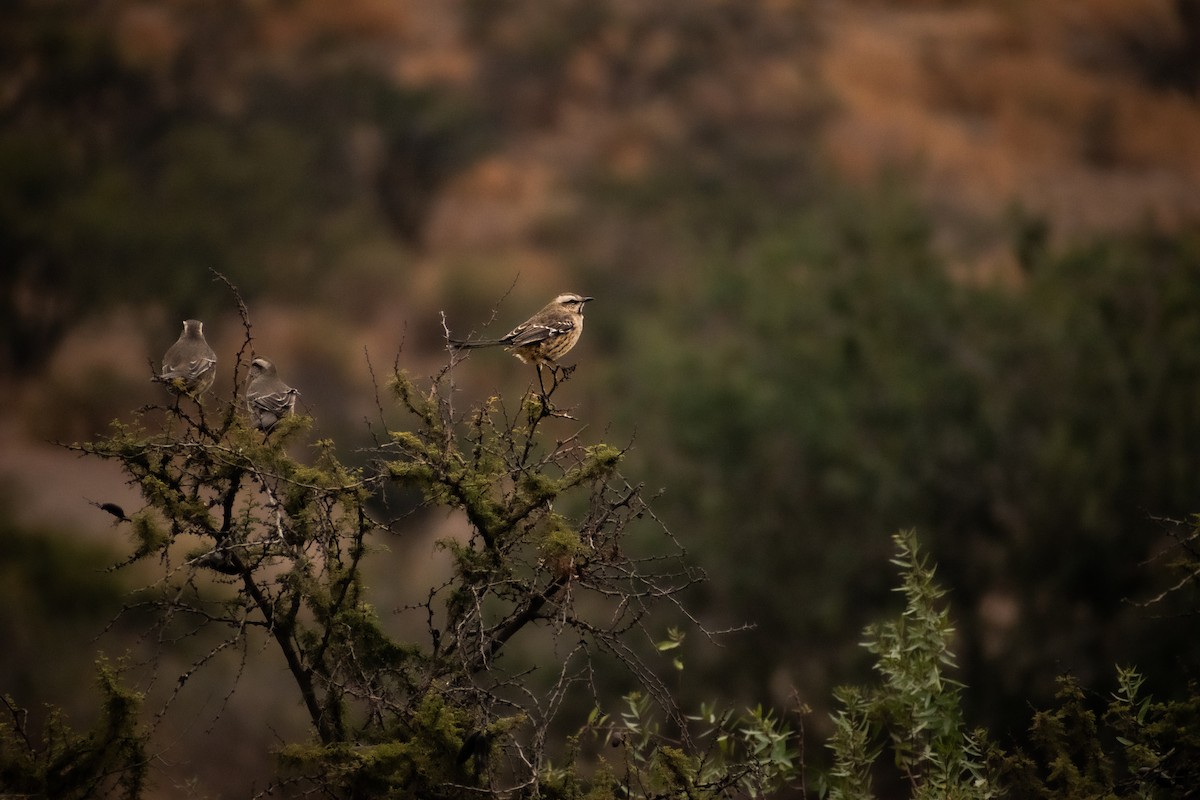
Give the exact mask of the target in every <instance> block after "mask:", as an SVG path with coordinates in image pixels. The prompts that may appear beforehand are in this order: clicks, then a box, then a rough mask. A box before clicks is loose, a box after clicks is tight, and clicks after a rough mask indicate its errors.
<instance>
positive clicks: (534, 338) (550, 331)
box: [504, 319, 575, 347]
mask: <svg viewBox="0 0 1200 800" xmlns="http://www.w3.org/2000/svg"><path fill="white" fill-rule="evenodd" d="M573 330H575V322H574V320H570V319H564V320H555V321H553V322H529V323H526V324H524V325H522V326H520V327H519V328H517V329H515V330H514V331H513V332H512V333H510V334H508V336H505V337H504V339H505V341H507V342H508V346H509V347H524V346H526V345H531V344H537V343H538V342H544V341H546V340H547V339H554V338H556V337H558V336H563V335H565V334H568V333H570V332H571V331H573Z"/></svg>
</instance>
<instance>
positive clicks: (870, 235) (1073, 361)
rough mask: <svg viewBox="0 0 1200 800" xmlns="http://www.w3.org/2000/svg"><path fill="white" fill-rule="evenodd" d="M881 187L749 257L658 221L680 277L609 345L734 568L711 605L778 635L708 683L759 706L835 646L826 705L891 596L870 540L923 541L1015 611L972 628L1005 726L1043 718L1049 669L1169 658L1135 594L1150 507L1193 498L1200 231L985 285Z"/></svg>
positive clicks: (972, 664) (718, 578)
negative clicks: (902, 537) (684, 267)
mask: <svg viewBox="0 0 1200 800" xmlns="http://www.w3.org/2000/svg"><path fill="white" fill-rule="evenodd" d="M873 188H874V191H872V192H871V193H869V194H868V193H855V192H850V191H846V190H839V189H838V188H837V187H829V189H828V192H827V193H825V194H823V195H822V197H821V200H820V202H819V203H813V204H801V205H799V206H792V207H788V209H787V210H786V213H781V212H779V211H778V210H777V211H776V213H775V215H774V216H773V217H772V218H770V219H767V220H759V221H758V222H756V223H755V224H754V227H753V228H752V229H751V230H750V231H749V232H748V233H745V232H743V233H744V235H743V236H742V237H741V238H734V239H733V240H732V241H730V238H732V237H733V234H732V233H731V232H730V230H729V229H730V228H732V227H733V226H732V223H730V225H728V226H722V225H720V224H719V223H717V222H714V221H712V220H709V223H710V224H701V223H700V222H696V223H695V224H694V225H693V226H692V227H691V228H689V233H690V235H691V236H692V237H693V238H694V239H695V243H694V245H693V246H692V247H690V248H689V247H687V244H686V242H687V240H686V237H681V236H680V234H679V232H678V230H677V229H676V228H675V227H668V225H669V224H670V225H672V226H673V225H675V224H676V223H677V222H678V221H677V220H661V224H662V225H663V229H662V230H660V231H659V234H660V238H663V239H666V238H667V235H668V231H673V232H674V234H675V238H673V239H671V241H674V242H677V243H679V242H680V240H681V238H682V241H683V243H680V244H677V246H678V247H680V248H681V250H682V252H681V253H680V255H679V260H680V261H681V262H682V263H686V264H689V265H691V267H690V269H689V272H688V275H687V278H686V280H678V281H665V280H664V281H662V286H661V288H659V287H658V286H656V287H653V288H650V287H647V289H646V292H645V294H644V296H642V297H641V298H640V301H641V302H639V303H634V304H630V305H628V306H625V307H623V309H622V311H623V313H622V318H621V321H620V324H619V326H618V327H617V328H614V330H613V331H611V335H612V337H613V338H614V341H613V344H612V349H613V351H614V352H620V353H622V357H621V367H620V369H619V370H615V371H614V372H613V373H612V379H611V383H612V385H613V387H614V390H616V391H620V392H622V393H625V394H628V395H629V400H628V402H627V404H626V405H625V407H626V408H627V409H628V415H627V420H626V421H627V423H628V424H629V425H631V426H632V425H636V426H637V429H638V431H639V437H640V439H639V442H640V445H641V446H640V447H639V448H638V450H637V451H636V453H635V455H634V457H635V458H638V459H640V461H639V463H638V466H639V469H640V470H644V471H645V472H647V473H649V474H669V475H671V476H672V483H671V487H670V491H669V492H668V493H666V494H665V495H664V497H663V499H662V501H661V503H660V505H659V509H658V510H659V512H660V513H661V514H663V515H664V517H665V518H666V519H669V520H670V521H671V522H672V524H673V525H675V526H676V527H679V528H686V529H687V530H688V531H689V550H690V551H691V552H693V553H695V554H696V555H697V557H699V558H700V559H702V561H704V562H705V563H721V564H723V565H726V568H725V569H722V570H721V571H719V572H718V573H716V574H714V581H713V584H712V585H710V586H709V587H707V591H706V593H705V594H704V595H703V596H702V597H701V598H700V600H699V602H700V604H701V605H700V606H699V610H701V611H702V612H703V613H705V614H708V615H711V616H713V617H715V618H718V619H721V620H722V621H724V622H726V623H728V624H730V625H734V624H737V623H739V622H741V621H744V620H750V619H753V620H754V621H755V622H756V623H758V627H757V629H756V630H755V631H754V632H750V633H748V634H747V637H748V644H747V646H746V647H745V648H744V652H742V653H739V655H738V657H736V658H730V659H728V660H726V661H723V662H721V663H714V664H713V665H712V673H711V678H712V679H713V680H717V676H720V680H722V681H727V682H731V683H734V684H736V685H739V686H745V687H747V694H752V693H753V692H754V691H756V690H757V691H763V690H765V689H766V687H767V686H768V685H769V683H770V681H771V679H772V676H774V675H776V674H777V671H778V670H779V669H780V666H781V665H786V664H788V663H789V662H792V661H794V660H795V659H797V658H806V659H809V660H813V659H812V656H813V654H814V648H815V649H816V650H817V651H819V652H820V653H821V654H822V656H821V657H820V658H817V659H815V660H816V661H817V662H819V666H817V667H814V669H815V670H817V671H819V672H822V673H823V674H821V675H819V676H818V677H817V678H816V680H818V681H820V683H821V684H822V689H824V687H825V686H831V685H832V684H833V683H834V682H835V678H834V677H833V676H834V674H837V673H842V672H844V671H845V670H846V669H848V668H849V666H850V664H851V663H852V662H853V659H854V648H853V646H852V645H853V642H852V640H851V639H850V637H849V636H848V635H847V631H851V630H858V629H860V628H861V627H862V625H864V624H865V623H866V622H867V621H868V619H869V618H870V615H871V614H872V612H873V609H877V608H878V607H880V606H881V605H882V604H883V603H885V602H886V600H885V592H884V590H883V588H882V586H881V584H880V582H879V581H878V580H877V578H876V576H877V575H878V573H879V569H880V568H881V567H882V565H883V564H884V562H885V561H886V558H887V556H888V552H887V547H886V540H885V539H884V538H882V537H879V536H878V534H877V532H878V531H879V530H880V529H898V528H901V527H905V526H910V525H912V526H917V527H918V528H919V529H920V530H922V531H924V532H925V535H926V537H927V539H928V546H929V548H930V551H931V552H932V553H934V554H935V555H936V556H937V557H938V559H939V561H940V562H941V564H942V568H943V571H942V575H943V578H944V580H945V581H946V582H947V584H948V585H949V586H950V587H951V588H952V589H953V590H954V591H955V593H956V597H958V598H959V602H960V603H961V604H962V607H963V611H964V613H965V614H970V615H972V616H973V615H975V614H976V613H978V612H979V611H980V610H981V607H982V605H983V604H984V603H985V601H987V600H989V599H992V600H994V599H995V598H997V597H1000V598H1003V599H1004V600H1006V601H1009V600H1011V603H1012V608H1013V609H1014V610H1015V613H1016V614H1017V619H1016V620H1015V622H1014V623H1011V624H1005V625H1003V626H1002V627H1001V628H1000V629H995V628H989V627H988V626H986V625H981V626H968V627H967V628H965V629H964V630H963V631H961V632H960V642H961V644H960V647H959V651H960V655H961V656H962V658H963V667H964V670H965V676H966V678H967V680H968V682H969V683H970V684H971V685H972V687H973V690H972V693H971V696H970V697H969V698H968V702H969V703H971V704H972V705H973V706H974V705H975V704H980V705H984V704H986V708H985V709H984V711H985V713H986V714H987V716H988V717H989V718H990V719H994V720H996V721H998V722H1002V723H1004V724H1015V723H1017V722H1018V721H1019V720H1017V719H1015V718H1014V715H1015V714H1016V713H1018V712H1019V710H1020V708H1021V703H1020V700H1021V699H1022V698H1027V697H1042V699H1043V700H1045V699H1048V698H1049V695H1050V694H1051V693H1052V679H1051V675H1052V673H1051V669H1052V668H1051V667H1050V665H1051V664H1053V663H1055V662H1059V663H1072V664H1076V663H1078V664H1079V665H1080V667H1079V668H1080V669H1089V670H1090V669H1094V668H1095V667H1094V666H1089V665H1095V664H1096V663H1097V660H1096V658H1095V656H1096V654H1100V656H1101V657H1100V659H1099V663H1100V664H1102V663H1105V661H1115V660H1117V659H1119V658H1126V659H1133V660H1138V661H1139V663H1140V662H1142V661H1143V660H1144V661H1145V662H1146V663H1147V665H1150V664H1158V663H1160V662H1159V659H1168V658H1170V653H1169V652H1167V650H1168V649H1169V646H1167V645H1165V642H1166V638H1165V637H1163V638H1156V633H1155V632H1154V631H1152V630H1151V629H1152V628H1153V627H1154V626H1148V625H1145V624H1143V623H1142V621H1141V620H1138V619H1135V618H1134V615H1131V614H1130V613H1129V607H1128V606H1127V605H1125V604H1124V603H1123V602H1122V599H1123V598H1126V597H1130V596H1136V595H1137V594H1139V592H1140V591H1142V587H1144V586H1146V584H1147V583H1148V579H1147V575H1146V573H1145V572H1144V571H1142V570H1139V569H1138V568H1137V566H1136V565H1137V564H1138V563H1140V562H1141V561H1142V560H1144V559H1145V558H1146V557H1147V556H1148V555H1149V553H1150V552H1152V549H1153V542H1154V540H1155V536H1154V535H1152V534H1153V533H1154V531H1153V528H1154V527H1155V526H1154V524H1153V523H1151V522H1150V521H1149V520H1148V519H1147V514H1148V513H1152V514H1156V515H1164V516H1171V517H1176V518H1178V517H1181V516H1182V515H1184V514H1186V513H1188V512H1189V511H1190V510H1191V509H1192V506H1193V504H1194V498H1195V497H1196V496H1197V493H1198V492H1200V451H1197V450H1196V448H1195V447H1193V446H1191V444H1190V443H1191V442H1194V441H1196V440H1197V439H1198V438H1200V418H1198V417H1197V416H1196V414H1195V413H1194V409H1195V405H1196V401H1195V398H1196V397H1197V395H1198V394H1200V356H1198V354H1197V353H1198V351H1197V349H1196V348H1194V347H1191V346H1189V345H1188V344H1186V343H1187V342H1190V341H1194V339H1195V337H1196V336H1197V335H1198V334H1200V329H1198V328H1197V325H1198V323H1197V315H1196V313H1195V309H1196V308H1197V307H1200V282H1197V280H1196V275H1197V274H1200V238H1198V237H1197V236H1196V234H1195V232H1187V233H1183V234H1180V235H1179V236H1172V237H1164V236H1156V235H1153V234H1149V233H1138V234H1129V235H1127V236H1120V237H1112V238H1111V239H1106V240H1100V241H1095V242H1089V243H1086V244H1079V245H1076V246H1071V247H1067V248H1064V249H1061V250H1057V251H1047V252H1043V253H1041V254H1040V255H1039V256H1038V257H1036V258H1032V257H1031V261H1030V264H1031V266H1030V269H1029V272H1028V273H1024V274H1021V275H1019V276H1014V277H1013V278H1012V279H1011V280H1006V281H1003V282H999V281H984V280H977V279H975V278H974V277H972V276H965V277H964V276H962V275H960V274H957V273H952V271H951V265H949V264H945V263H943V262H942V258H941V257H940V255H939V251H938V249H937V247H936V246H935V242H934V240H933V238H932V226H931V223H930V218H929V216H928V214H927V213H926V212H924V211H923V210H922V209H921V208H920V207H919V205H918V204H917V203H916V202H915V201H914V200H913V199H912V198H911V196H910V195H909V194H908V193H907V192H906V191H905V190H904V188H903V187H900V186H897V185H894V184H885V185H882V186H879V187H873ZM660 199H661V198H660ZM695 201H696V202H700V200H699V199H698V198H696V199H695ZM714 202H716V201H715V200H714ZM639 208H640V207H639ZM648 213H651V212H648ZM651 219H656V218H655V217H653V215H652V213H651ZM705 219H707V217H705ZM645 224H649V223H645ZM627 310H628V314H626V313H625V312H626V311H627ZM625 337H632V338H629V339H628V341H625ZM635 339H636V341H635ZM652 419H662V420H670V421H671V422H670V424H669V425H662V426H655V425H650V424H647V422H646V420H652ZM643 465H644V466H643ZM743 530H749V531H754V535H753V536H734V535H731V531H743ZM797 608H803V609H804V610H805V613H803V614H797V613H795V610H796V609H797ZM1035 609H1048V610H1049V613H1039V612H1038V611H1036V610H1035ZM1076 614H1078V616H1076ZM1064 628H1069V629H1070V634H1069V635H1061V631H1062V630H1063V629H1064ZM1102 632H1103V633H1102ZM801 642H802V643H803V644H802V645H801V644H799V643H801ZM1162 663H1164V664H1165V663H1166V662H1165V661H1164V662H1162ZM999 664H1004V667H1003V669H997V668H995V667H997V666H998V665H999ZM706 677H707V676H706ZM1083 677H1085V679H1088V680H1092V679H1096V678H1097V677H1098V676H1096V675H1093V674H1091V673H1089V674H1086V675H1084V676H1083ZM751 687H753V688H751Z"/></svg>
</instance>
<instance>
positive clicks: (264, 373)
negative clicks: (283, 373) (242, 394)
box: [246, 358, 300, 434]
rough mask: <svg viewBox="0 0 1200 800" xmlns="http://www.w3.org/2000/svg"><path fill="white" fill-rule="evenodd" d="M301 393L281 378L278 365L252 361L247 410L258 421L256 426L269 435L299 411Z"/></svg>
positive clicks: (260, 360) (247, 390) (263, 360)
mask: <svg viewBox="0 0 1200 800" xmlns="http://www.w3.org/2000/svg"><path fill="white" fill-rule="evenodd" d="M298 394H300V392H298V391H297V390H295V389H293V388H292V387H291V386H288V385H287V384H286V383H284V382H283V381H281V380H280V379H279V374H278V372H277V371H276V369H275V364H274V363H272V362H271V361H269V360H268V359H265V358H255V359H254V360H253V361H251V362H250V376H249V377H248V378H247V379H246V408H247V409H249V411H250V416H251V417H252V418H253V419H254V427H256V428H258V429H259V430H260V431H262V432H263V433H267V434H269V433H270V432H271V430H272V429H273V428H274V427H275V426H276V425H278V424H279V420H281V419H283V418H284V417H286V416H287V415H288V414H291V413H293V412H294V411H295V409H296V395H298Z"/></svg>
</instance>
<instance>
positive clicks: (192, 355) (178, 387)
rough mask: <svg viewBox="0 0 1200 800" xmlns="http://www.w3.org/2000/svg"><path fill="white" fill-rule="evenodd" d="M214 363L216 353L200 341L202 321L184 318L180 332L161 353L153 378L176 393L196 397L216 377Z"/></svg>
mask: <svg viewBox="0 0 1200 800" xmlns="http://www.w3.org/2000/svg"><path fill="white" fill-rule="evenodd" d="M216 364H217V354H216V353H214V352H213V349H212V348H211V347H209V346H208V342H206V341H205V340H204V323H203V322H201V321H200V320H198V319H187V320H184V321H183V333H181V334H179V338H178V339H177V340H176V341H175V344H173V345H171V346H170V348H168V349H167V352H166V354H165V355H164V356H163V362H162V372H161V373H159V376H158V378H157V380H159V381H161V382H162V383H165V384H166V385H167V388H168V389H170V390H171V391H173V392H175V393H176V394H186V395H189V396H191V397H199V396H200V395H202V394H204V392H206V391H208V389H209V387H210V386H212V384H213V381H214V380H216V377H217V371H216V369H215V366H216Z"/></svg>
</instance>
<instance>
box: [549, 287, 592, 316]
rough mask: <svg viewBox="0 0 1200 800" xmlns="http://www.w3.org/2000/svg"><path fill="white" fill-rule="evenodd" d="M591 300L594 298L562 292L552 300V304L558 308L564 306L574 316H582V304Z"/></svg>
mask: <svg viewBox="0 0 1200 800" xmlns="http://www.w3.org/2000/svg"><path fill="white" fill-rule="evenodd" d="M593 299H595V298H592V297H584V296H583V295H578V294H575V293H574V292H564V293H562V294H560V295H559V296H558V297H556V298H554V302H555V303H557V304H558V305H560V306H565V307H566V308H569V309H571V310H572V311H574V312H575V313H576V314H582V313H583V306H584V304H585V303H587V302H589V301H590V300H593Z"/></svg>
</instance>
